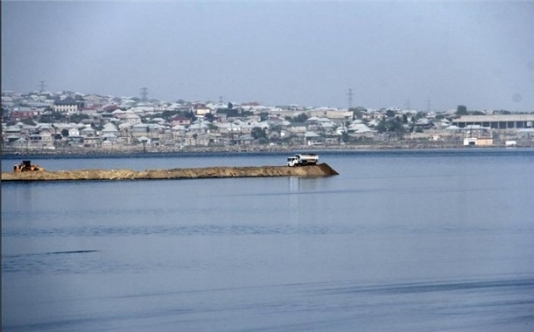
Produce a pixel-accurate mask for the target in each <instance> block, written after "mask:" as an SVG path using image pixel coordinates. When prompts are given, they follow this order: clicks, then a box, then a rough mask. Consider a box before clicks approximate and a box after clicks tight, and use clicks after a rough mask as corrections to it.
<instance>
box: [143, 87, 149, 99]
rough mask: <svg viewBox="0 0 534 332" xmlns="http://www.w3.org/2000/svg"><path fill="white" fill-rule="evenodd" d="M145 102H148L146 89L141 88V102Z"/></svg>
mask: <svg viewBox="0 0 534 332" xmlns="http://www.w3.org/2000/svg"><path fill="white" fill-rule="evenodd" d="M147 100H148V89H147V88H141V101H147Z"/></svg>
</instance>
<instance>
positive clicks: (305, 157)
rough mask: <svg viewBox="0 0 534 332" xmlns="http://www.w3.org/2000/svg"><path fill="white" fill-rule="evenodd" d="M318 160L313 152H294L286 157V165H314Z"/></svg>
mask: <svg viewBox="0 0 534 332" xmlns="http://www.w3.org/2000/svg"><path fill="white" fill-rule="evenodd" d="M318 162H319V156H318V155H316V154H313V153H306V154H296V155H294V156H292V157H289V158H287V166H289V167H295V166H306V165H315V164H317V163H318Z"/></svg>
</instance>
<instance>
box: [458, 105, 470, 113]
mask: <svg viewBox="0 0 534 332" xmlns="http://www.w3.org/2000/svg"><path fill="white" fill-rule="evenodd" d="M467 114H469V113H468V112H467V107H466V106H465V105H458V107H456V115H467Z"/></svg>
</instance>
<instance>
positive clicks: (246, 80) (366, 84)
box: [2, 1, 534, 112]
mask: <svg viewBox="0 0 534 332" xmlns="http://www.w3.org/2000/svg"><path fill="white" fill-rule="evenodd" d="M40 80H44V81H46V85H47V90H49V91H53V92H55V91H61V90H71V91H77V92H82V93H99V94H106V95H118V96H139V91H140V88H142V87H147V88H148V91H149V98H157V99H162V100H168V101H174V100H177V99H180V98H181V99H185V100H192V101H194V100H202V101H205V100H214V101H217V100H218V99H219V96H222V97H223V100H224V101H225V102H226V101H235V102H246V101H258V102H261V103H264V104H268V105H275V104H277V105H279V104H292V103H294V104H299V105H304V106H334V107H347V106H348V89H349V88H351V89H352V91H353V102H352V105H353V106H359V105H361V106H366V107H373V108H377V107H394V106H396V107H402V108H403V107H406V106H407V105H408V103H409V105H410V107H411V108H412V109H420V110H426V109H427V108H428V106H429V104H430V109H431V110H446V109H452V108H456V106H457V105H459V104H463V105H466V106H467V107H468V109H470V110H475V109H479V110H483V109H508V110H513V111H529V112H530V111H534V3H533V2H439V3H437V2H433V3H421V2H379V3H377V2H336V3H332V2H323V3H321V2H252V1H247V2H177V1H174V2H172V1H171V2H147V1H144V2H135V3H129V2H76V1H66V2H46V1H40V2H10V1H7V2H6V1H2V90H15V91H18V92H29V91H34V90H38V88H39V81H40ZM429 101H430V103H429Z"/></svg>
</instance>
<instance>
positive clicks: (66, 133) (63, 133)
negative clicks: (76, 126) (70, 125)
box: [61, 129, 69, 137]
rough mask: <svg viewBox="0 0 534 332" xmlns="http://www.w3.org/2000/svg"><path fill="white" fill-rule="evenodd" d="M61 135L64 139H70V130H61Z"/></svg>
mask: <svg viewBox="0 0 534 332" xmlns="http://www.w3.org/2000/svg"><path fill="white" fill-rule="evenodd" d="M61 135H62V136H63V137H69V130H68V129H63V130H61Z"/></svg>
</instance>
